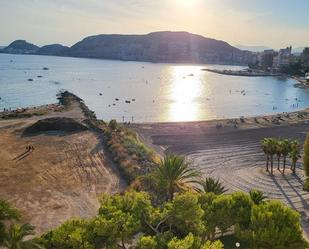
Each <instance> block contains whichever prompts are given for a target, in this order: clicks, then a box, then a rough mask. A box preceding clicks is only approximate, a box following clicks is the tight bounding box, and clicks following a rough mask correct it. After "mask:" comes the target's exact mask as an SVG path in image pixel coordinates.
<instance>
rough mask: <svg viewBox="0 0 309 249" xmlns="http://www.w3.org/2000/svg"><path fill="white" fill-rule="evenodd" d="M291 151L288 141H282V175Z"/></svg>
mask: <svg viewBox="0 0 309 249" xmlns="http://www.w3.org/2000/svg"><path fill="white" fill-rule="evenodd" d="M290 151H291V144H290V140H288V139H284V140H282V150H281V152H282V156H283V174H284V173H285V166H286V159H287V157H288V155H289V153H290Z"/></svg>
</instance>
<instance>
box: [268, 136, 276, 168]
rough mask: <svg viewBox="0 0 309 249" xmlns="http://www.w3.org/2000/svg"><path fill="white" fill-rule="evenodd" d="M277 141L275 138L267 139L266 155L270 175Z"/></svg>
mask: <svg viewBox="0 0 309 249" xmlns="http://www.w3.org/2000/svg"><path fill="white" fill-rule="evenodd" d="M276 149H277V140H276V139H275V138H269V139H268V153H269V157H270V173H271V174H273V167H274V155H275V154H276Z"/></svg>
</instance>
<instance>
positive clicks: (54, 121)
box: [25, 117, 88, 133]
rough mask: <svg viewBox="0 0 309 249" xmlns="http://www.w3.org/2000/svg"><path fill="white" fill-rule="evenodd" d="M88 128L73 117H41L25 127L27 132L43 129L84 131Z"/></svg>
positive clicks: (41, 130)
mask: <svg viewBox="0 0 309 249" xmlns="http://www.w3.org/2000/svg"><path fill="white" fill-rule="evenodd" d="M87 129H88V128H87V127H86V126H84V125H82V124H81V123H79V122H77V121H75V120H74V119H72V118H64V117H61V118H46V119H41V120H39V121H37V122H36V123H34V124H33V125H31V126H29V127H27V128H26V129H25V133H36V132H43V131H67V132H74V131H75V132H76V131H84V130H87Z"/></svg>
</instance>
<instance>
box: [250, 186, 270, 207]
mask: <svg viewBox="0 0 309 249" xmlns="http://www.w3.org/2000/svg"><path fill="white" fill-rule="evenodd" d="M249 195H250V198H251V200H252V201H253V203H254V204H255V205H260V204H262V203H263V202H264V200H265V199H266V196H265V195H264V193H263V192H262V191H260V190H257V189H251V190H250V192H249Z"/></svg>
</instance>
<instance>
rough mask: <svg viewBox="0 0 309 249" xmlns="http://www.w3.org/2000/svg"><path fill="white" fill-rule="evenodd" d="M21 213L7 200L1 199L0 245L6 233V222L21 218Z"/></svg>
mask: <svg viewBox="0 0 309 249" xmlns="http://www.w3.org/2000/svg"><path fill="white" fill-rule="evenodd" d="M19 218H20V214H19V212H18V210H17V209H15V208H13V207H12V206H11V205H10V204H9V203H8V202H7V201H4V200H1V199H0V246H1V244H2V243H3V237H4V234H5V223H6V222H7V221H10V220H19Z"/></svg>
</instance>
